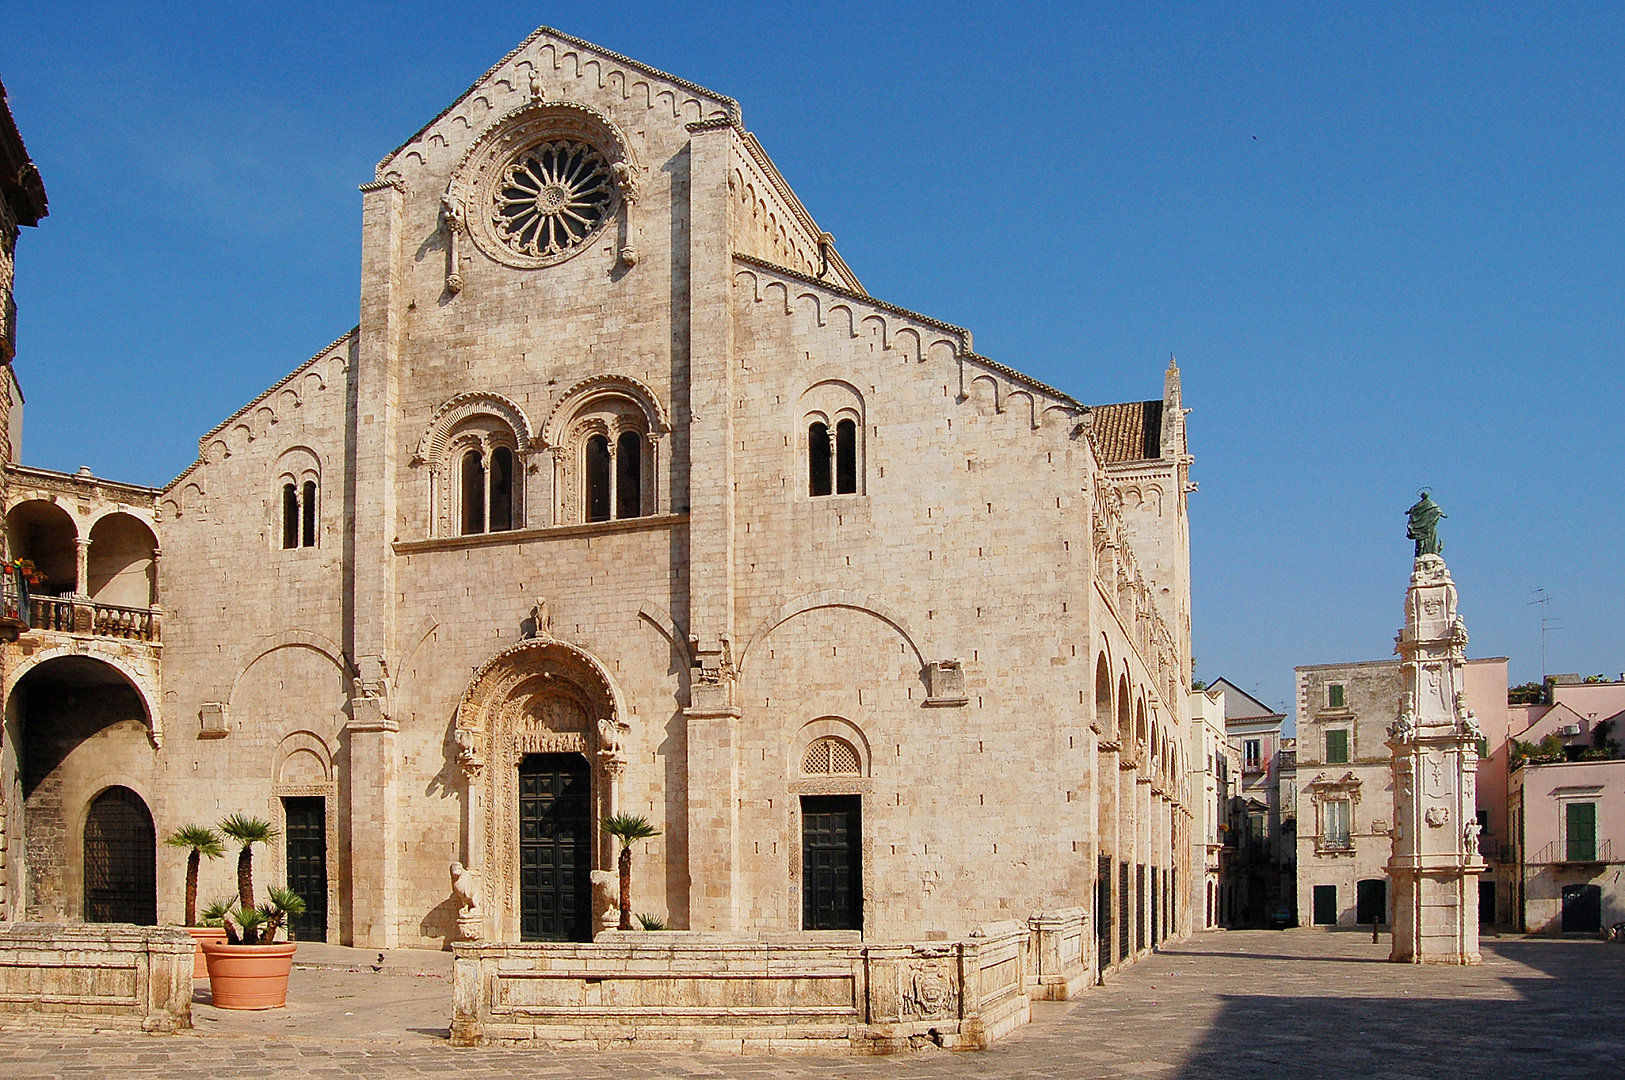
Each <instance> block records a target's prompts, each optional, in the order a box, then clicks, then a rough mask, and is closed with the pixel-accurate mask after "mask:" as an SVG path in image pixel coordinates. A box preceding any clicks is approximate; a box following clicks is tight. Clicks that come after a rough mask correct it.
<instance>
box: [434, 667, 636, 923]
mask: <svg viewBox="0 0 1625 1080" xmlns="http://www.w3.org/2000/svg"><path fill="white" fill-rule="evenodd" d="M622 715H623V710H622V708H621V703H620V693H619V691H618V689H617V688H616V687H615V685H614V683H613V682H612V681H611V680H610V678H609V675H608V673H607V672H606V671H605V669H604V666H603V665H602V664H601V663H600V662H599V661H598V660H597V658H595V657H593V656H592V655H591V654H589V653H587V652H585V651H583V650H581V649H578V648H576V647H575V646H573V645H569V644H566V643H564V642H561V641H554V640H551V639H548V638H545V637H540V638H535V639H532V640H529V641H523V642H520V643H519V644H517V645H513V646H511V647H509V648H507V649H505V650H503V651H502V652H501V653H498V654H497V655H496V656H495V657H493V658H492V659H491V660H489V661H488V662H487V663H486V664H485V665H484V666H483V667H482V668H480V670H479V671H478V672H476V673H475V675H474V678H473V680H472V681H471V682H470V683H469V687H468V690H467V692H466V693H465V694H464V695H463V700H462V703H461V704H460V705H459V706H458V708H457V726H456V733H455V742H456V748H457V761H458V764H459V765H460V766H462V769H463V773H464V776H465V777H466V778H467V787H466V795H465V798H464V802H463V806H464V831H463V837H462V844H463V852H464V860H463V861H464V865H465V866H466V868H467V872H472V876H473V879H474V881H475V882H476V883H477V884H475V885H474V886H473V887H472V888H471V889H470V890H469V891H470V892H471V893H472V897H473V899H474V901H475V903H474V905H473V907H472V908H471V909H469V910H467V911H465V912H464V917H463V918H462V919H460V920H459V925H460V926H461V927H462V928H463V933H464V935H465V936H469V937H473V936H475V935H476V934H477V936H478V937H479V938H480V939H482V940H486V941H519V940H520V939H521V916H522V909H523V904H522V901H521V885H522V881H521V867H520V800H521V792H520V765H521V763H522V762H523V761H524V759H525V758H526V757H527V756H529V755H535V754H572V755H580V757H581V758H582V759H584V760H585V761H586V763H587V773H588V795H587V805H588V821H589V823H590V824H589V827H590V830H591V838H590V841H589V844H588V850H589V851H590V852H591V855H592V863H593V868H597V869H608V868H609V867H610V866H611V865H612V862H613V853H612V852H611V850H610V849H611V838H610V837H609V836H607V835H605V834H604V833H603V831H602V829H601V828H600V827H599V823H600V822H601V821H603V819H604V818H606V817H608V816H610V815H612V814H614V813H615V812H616V809H617V807H618V805H619V786H620V777H621V774H622V773H623V772H624V771H625V758H624V754H623V747H624V744H625V736H626V731H627V729H626V726H625V724H624V723H623V722H622V720H621V717H622Z"/></svg>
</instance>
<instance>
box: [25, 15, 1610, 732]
mask: <svg viewBox="0 0 1625 1080" xmlns="http://www.w3.org/2000/svg"><path fill="white" fill-rule="evenodd" d="M544 23H545V24H547V25H551V26H555V27H558V28H559V29H561V30H564V31H566V32H568V33H572V34H575V35H577V36H579V37H584V38H587V39H588V40H590V41H594V42H596V43H598V44H601V45H603V46H605V47H606V48H609V49H612V50H614V51H617V52H621V53H625V54H627V55H630V56H633V57H636V58H638V59H640V60H642V61H644V62H646V63H649V64H652V65H654V66H655V67H658V68H661V69H664V70H666V71H669V72H672V73H673V74H676V75H679V76H682V77H684V78H687V79H689V80H691V81H694V82H697V83H700V84H701V85H703V86H706V87H708V88H710V89H712V90H716V91H718V92H721V93H725V94H729V95H731V96H733V97H736V98H738V99H739V100H740V102H741V104H742V106H743V109H744V118H745V123H746V126H747V127H749V128H750V129H751V130H752V131H753V132H755V133H756V135H757V136H758V137H759V138H760V139H761V141H762V142H763V144H764V145H765V146H766V147H767V149H768V152H769V153H770V154H772V155H773V156H774V159H775V160H776V161H777V163H778V165H779V167H780V169H781V170H782V171H783V172H784V174H785V176H786V177H787V178H788V179H789V181H790V183H791V184H792V185H793V186H794V187H795V188H796V190H797V191H798V193H799V194H800V195H801V197H802V199H803V201H804V202H805V203H806V205H807V206H808V208H809V209H810V210H811V211H812V213H813V215H814V216H815V217H816V218H817V219H818V220H819V222H820V224H821V225H822V226H823V227H824V228H826V229H828V230H829V231H830V232H832V233H834V234H835V236H836V238H837V243H838V246H839V247H840V249H841V251H842V253H843V255H844V256H845V258H846V260H847V261H848V263H849V264H850V265H851V266H852V267H853V269H854V270H855V271H856V272H857V274H858V276H859V277H860V278H861V279H862V280H863V282H864V285H865V286H866V287H867V288H868V290H869V291H870V292H871V293H872V294H874V295H876V296H878V297H881V298H884V299H886V300H888V301H891V302H893V303H897V304H901V305H903V306H905V307H908V308H912V309H914V310H917V311H920V312H924V313H926V314H929V315H932V316H934V317H936V318H940V319H944V320H947V321H949V322H953V323H956V324H958V325H961V326H965V327H968V328H970V329H971V330H972V331H973V332H974V333H975V336H976V345H977V350H978V351H979V352H981V353H983V354H985V355H987V356H990V357H993V358H994V359H997V360H1000V361H1002V362H1004V363H1007V364H1010V365H1012V366H1014V367H1017V368H1020V369H1021V370H1024V371H1026V372H1028V373H1030V374H1032V375H1034V376H1036V377H1037V378H1040V379H1042V380H1044V381H1046V382H1049V383H1052V384H1054V385H1056V386H1059V387H1061V388H1062V389H1065V390H1067V391H1069V392H1071V393H1073V394H1074V395H1076V396H1077V397H1079V398H1081V399H1083V400H1085V401H1119V400H1127V399H1134V398H1140V397H1154V396H1157V395H1159V394H1160V388H1161V375H1162V369H1163V367H1164V365H1165V364H1166V363H1167V358H1168V356H1169V354H1170V353H1172V354H1175V355H1177V356H1178V357H1179V361H1180V365H1181V367H1182V368H1183V370H1184V373H1185V394H1186V404H1187V405H1188V406H1189V407H1191V408H1192V409H1193V410H1194V411H1193V412H1192V414H1191V417H1190V425H1191V429H1190V430H1191V443H1192V450H1193V452H1194V454H1195V456H1196V464H1195V467H1194V476H1195V478H1196V479H1197V481H1198V482H1199V483H1200V485H1201V489H1200V491H1199V492H1197V493H1196V494H1195V495H1194V496H1193V497H1192V504H1191V505H1192V511H1191V513H1192V551H1193V573H1194V580H1195V652H1196V655H1197V662H1198V675H1199V676H1200V677H1204V678H1209V679H1211V678H1215V677H1217V676H1219V675H1224V676H1227V677H1228V678H1230V679H1231V680H1232V681H1233V682H1235V683H1237V684H1238V685H1241V686H1243V687H1245V688H1248V689H1249V690H1256V692H1257V693H1258V694H1259V696H1260V697H1262V698H1263V699H1264V700H1265V701H1268V702H1271V703H1274V704H1282V705H1289V704H1290V697H1291V693H1292V667H1293V665H1295V664H1305V663H1323V662H1330V661H1337V660H1349V659H1376V658H1380V657H1382V656H1384V655H1387V653H1388V652H1389V650H1390V649H1391V647H1392V635H1393V633H1394V630H1395V628H1396V627H1397V626H1398V625H1399V623H1400V601H1401V597H1402V593H1403V589H1404V585H1405V581H1406V576H1407V573H1408V569H1409V559H1410V547H1409V544H1408V543H1407V542H1406V541H1405V539H1404V527H1403V517H1402V512H1403V511H1404V509H1405V508H1406V507H1407V506H1408V505H1410V503H1411V502H1412V501H1414V498H1415V493H1416V489H1417V488H1418V487H1419V486H1422V485H1424V484H1425V485H1429V486H1431V487H1432V488H1433V489H1434V492H1435V498H1437V499H1438V501H1439V502H1440V503H1441V504H1442V505H1443V507H1444V509H1445V511H1446V513H1448V514H1449V520H1448V521H1446V522H1445V523H1444V526H1443V530H1442V535H1443V538H1444V541H1445V555H1446V557H1447V558H1448V560H1449V561H1450V565H1451V568H1452V571H1453V572H1454V574H1455V577H1456V580H1457V582H1458V584H1459V585H1460V586H1461V589H1462V610H1463V613H1464V615H1465V617H1466V619H1467V624H1468V627H1469V630H1470V631H1471V633H1472V638H1473V640H1472V645H1471V646H1470V648H1469V652H1470V653H1471V654H1472V655H1475V656H1489V655H1505V656H1509V657H1510V658H1511V661H1512V675H1513V678H1514V679H1515V680H1519V681H1521V680H1523V679H1532V678H1538V677H1539V675H1540V633H1539V610H1540V609H1538V608H1534V607H1530V606H1528V601H1529V600H1530V599H1532V598H1533V597H1532V594H1533V591H1534V590H1535V589H1537V588H1544V589H1546V590H1547V592H1548V594H1549V595H1550V596H1551V597H1552V602H1551V604H1550V607H1549V613H1550V615H1551V616H1552V618H1553V620H1554V622H1559V623H1561V626H1562V629H1560V630H1554V631H1553V632H1552V633H1551V635H1550V639H1549V645H1548V654H1549V657H1550V659H1549V662H1548V667H1549V668H1550V670H1552V671H1582V672H1585V673H1595V672H1609V673H1612V674H1615V675H1616V676H1617V675H1618V673H1619V672H1620V671H1621V670H1622V669H1625V648H1622V645H1625V629H1622V616H1621V612H1622V611H1625V584H1622V576H1625V574H1622V570H1621V560H1620V557H1621V548H1622V536H1625V512H1622V508H1621V470H1620V465H1619V460H1620V455H1619V450H1618V433H1619V431H1620V430H1621V427H1622V420H1625V416H1622V412H1625V406H1622V399H1625V394H1622V390H1625V386H1622V382H1625V378H1622V376H1621V366H1620V350H1621V346H1620V343H1621V341H1622V340H1625V333H1622V331H1625V303H1622V299H1625V296H1622V288H1621V286H1622V284H1625V281H1622V279H1625V228H1622V227H1621V223H1622V220H1625V219H1622V214H1621V210H1622V208H1625V207H1622V202H1625V198H1622V197H1625V123H1622V119H1625V118H1622V115H1621V112H1622V105H1625V6H1622V5H1619V4H1617V3H1612V4H1603V3H1596V4H1541V3H1530V4H1524V5H1517V6H1514V5H1482V4H1460V5H1455V4H1446V3H1433V4H1427V5H1416V4H1376V3H1371V4H1346V5H1306V4H1246V3H1232V4H1225V5H1214V4H1196V3H1192V4H1128V3H1124V4H1087V3H1082V4H1077V3H1075V4H1055V5H1047V4H1002V5H986V4H959V3H934V4H929V5H923V4H922V5H918V6H911V5H886V4H878V3H874V4H845V3H821V4H817V5H762V4H710V5H703V4H693V3H684V4H663V3H641V4H637V5H605V4H602V3H596V4H575V3H556V4H501V3H487V4H482V5H480V6H479V7H478V8H477V9H471V8H468V7H467V6H464V5H448V4H430V3H415V2H412V3H389V4H384V3H376V4H366V3H354V4H331V3H329V4H322V5H315V4H300V3H287V4H273V3H258V4H244V5H236V4H207V5H204V4H182V3H170V4H164V5H144V6H139V7H138V6H137V5H130V4H125V3H120V4H78V3H70V2H63V3H51V4H44V3H32V2H29V0H17V2H14V3H13V4H11V5H8V10H7V15H6V24H7V28H6V33H5V35H4V36H0V79H4V81H5V84H6V88H7V90H8V91H9V93H10V97H11V105H12V109H13V112H14V113H15V114H16V116H17V119H18V122H19V124H20V125H21V127H22V131H23V135H24V138H25V139H26V140H27V142H28V145H29V149H30V151H31V152H32V154H33V156H34V159H35V161H36V162H37V163H38V165H39V166H40V169H41V171H42V172H43V174H44V177H45V182H46V186H47V190H48V191H49V194H50V199H51V216H50V217H49V218H47V219H46V221H45V222H44V224H43V226H42V227H41V228H40V229H38V230H27V231H26V232H25V235H24V237H23V239H22V242H21V245H20V247H21V250H20V264H19V282H18V302H19V305H20V307H21V324H20V335H19V359H18V362H17V370H18V373H19V375H20V377H21V378H22V380H23V385H24V390H25V393H26V394H27V396H28V408H27V431H26V444H25V452H24V457H25V460H26V461H27V462H28V463H30V464H36V465H41V466H44V467H48V468H56V469H64V470H72V469H75V468H77V467H79V466H80V465H88V466H89V467H90V468H91V469H92V470H93V471H95V472H96V473H98V474H100V475H105V476H110V477H116V478H120V479H127V480H132V481H136V482H139V483H146V484H153V485H161V484H163V483H165V482H166V481H167V480H168V479H170V478H171V477H173V476H174V475H175V474H176V473H178V472H179V471H180V470H181V469H182V468H184V467H185V466H186V465H187V464H188V463H189V462H190V461H191V460H192V458H193V457H194V456H195V454H196V449H197V444H196V440H197V437H198V436H199V435H201V434H202V433H203V432H204V431H206V430H208V429H209V428H210V427H212V426H213V425H214V424H215V423H217V422H218V421H219V420H221V419H222V418H224V417H225V416H226V415H228V414H229V413H231V412H232V411H233V410H234V409H236V408H237V407H238V406H239V405H241V404H242V403H244V402H246V401H247V400H249V399H250V398H252V397H253V396H254V395H255V394H257V393H258V392H259V391H260V390H262V389H263V388H264V387H266V386H267V385H269V384H270V383H271V382H272V381H274V380H275V379H276V378H278V377H280V376H281V375H282V374H284V373H285V372H287V371H288V370H289V369H291V368H292V367H293V366H295V365H296V364H298V363H299V362H300V361H302V360H303V359H305V358H307V357H308V356H310V355H311V354H313V353H314V352H316V351H317V350H318V349H320V348H321V347H322V346H323V345H325V344H326V343H327V342H329V341H331V340H332V339H333V338H335V337H337V336H338V335H339V334H341V333H343V332H344V331H346V330H348V329H349V328H350V327H351V326H353V325H354V324H355V322H356V312H357V297H358V287H359V286H358V259H359V217H360V197H359V195H358V193H357V191H356V187H357V185H359V184H361V183H364V182H366V181H367V180H370V179H371V178H372V175H373V173H372V169H373V165H374V164H375V163H376V162H377V160H378V159H379V158H380V157H382V156H383V155H384V154H385V153H387V152H388V151H389V150H391V149H393V148H394V147H395V146H397V145H398V144H399V143H401V142H402V141H403V140H404V139H405V138H406V137H407V136H409V135H410V134H411V133H412V132H414V131H416V130H417V129H418V128H419V127H420V126H421V125H422V124H423V123H424V122H425V121H427V120H428V119H430V118H431V117H433V116H434V115H435V114H436V113H437V112H439V111H440V109H441V108H443V107H444V106H445V105H446V104H448V103H449V102H450V101H451V100H452V99H453V98H455V97H456V96H457V95H458V94H459V93H461V91H462V90H463V89H465V88H466V87H467V86H468V84H469V83H471V82H472V81H473V80H474V79H475V78H477V77H478V76H479V75H480V74H481V73H482V72H483V71H484V70H485V69H486V68H487V67H489V66H490V65H491V64H493V63H495V62H496V61H497V60H498V59H499V58H500V57H501V56H502V55H503V54H505V53H506V52H507V51H508V50H509V49H511V48H512V47H513V46H514V45H516V44H517V43H518V42H519V41H521V40H522V39H523V38H524V37H525V36H526V35H527V34H528V33H529V32H530V31H531V30H532V29H534V28H535V27H536V26H538V25H541V24H544Z"/></svg>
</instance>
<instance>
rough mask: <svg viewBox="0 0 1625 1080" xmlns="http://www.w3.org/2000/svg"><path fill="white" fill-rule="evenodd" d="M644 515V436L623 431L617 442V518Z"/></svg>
mask: <svg viewBox="0 0 1625 1080" xmlns="http://www.w3.org/2000/svg"><path fill="white" fill-rule="evenodd" d="M642 513H643V436H642V435H639V434H638V433H637V432H635V431H623V432H621V437H620V438H618V439H616V440H615V516H616V517H618V518H635V517H638V516H639V515H641V514H642Z"/></svg>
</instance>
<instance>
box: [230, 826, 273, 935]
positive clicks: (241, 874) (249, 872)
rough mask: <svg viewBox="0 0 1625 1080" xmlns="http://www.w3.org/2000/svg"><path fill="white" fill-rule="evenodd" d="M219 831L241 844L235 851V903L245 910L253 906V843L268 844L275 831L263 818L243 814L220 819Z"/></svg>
mask: <svg viewBox="0 0 1625 1080" xmlns="http://www.w3.org/2000/svg"><path fill="white" fill-rule="evenodd" d="M220 831H221V832H223V833H225V834H226V836H227V837H229V838H230V839H232V840H235V841H236V842H237V843H239V844H241V845H242V847H241V848H240V849H239V850H238V852H237V903H238V905H239V906H240V907H241V908H242V909H243V910H244V911H247V910H249V909H250V908H252V907H253V906H254V845H255V844H269V843H270V842H271V841H272V840H275V839H276V836H277V831H276V830H275V829H273V828H272V827H271V823H270V822H269V821H266V820H265V819H264V818H257V817H248V816H246V815H243V814H233V815H231V816H230V817H228V818H226V819H224V820H222V821H221V822H220Z"/></svg>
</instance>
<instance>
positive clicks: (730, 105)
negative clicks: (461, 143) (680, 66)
mask: <svg viewBox="0 0 1625 1080" xmlns="http://www.w3.org/2000/svg"><path fill="white" fill-rule="evenodd" d="M544 39H545V40H544ZM538 41H541V42H542V44H541V45H540V46H538V45H537V42H538ZM549 48H551V52H552V56H551V58H550V60H551V63H552V65H553V69H554V70H555V71H556V72H563V73H565V74H566V75H573V77H575V78H588V77H591V78H593V79H594V81H595V82H596V83H597V86H598V88H599V89H604V88H606V87H609V86H610V85H612V84H613V83H615V82H617V81H618V82H619V89H620V92H621V94H622V95H623V96H625V97H627V98H630V97H632V96H633V93H634V91H635V90H636V89H637V88H639V87H642V88H643V89H644V90H646V91H647V94H648V97H647V101H648V103H649V105H650V106H651V107H653V105H654V103H655V102H656V101H658V100H660V99H661V98H663V97H669V98H670V99H671V100H670V105H671V109H672V114H673V116H674V117H678V116H682V117H683V118H684V119H686V120H689V121H699V120H707V119H711V118H713V117H723V118H727V119H729V120H731V121H732V122H734V123H739V121H740V113H739V102H737V101H735V100H734V99H733V98H731V97H726V96H724V95H722V94H717V93H713V92H712V91H710V90H707V89H705V88H704V87H703V86H698V85H696V84H694V83H691V82H689V81H688V80H686V79H679V78H678V77H677V76H675V75H668V74H666V73H665V72H664V71H660V70H659V69H657V68H652V67H650V66H649V65H647V64H642V63H639V62H638V61H636V60H633V59H631V58H630V57H626V56H622V55H620V54H619V53H613V52H610V51H609V50H608V49H602V48H599V47H598V46H597V45H594V44H592V43H591V42H589V41H582V40H581V39H580V38H576V37H571V36H570V35H569V34H566V33H562V32H561V31H558V30H554V29H553V28H552V27H549V26H540V27H537V28H536V30H535V31H534V32H533V33H532V34H531V35H530V36H529V37H527V38H526V39H525V40H524V41H522V42H520V43H519V45H518V46H516V47H515V48H514V49H513V50H512V51H511V52H509V53H508V55H506V56H504V57H503V58H502V59H501V60H498V61H497V62H496V63H495V64H493V65H491V67H490V68H489V69H488V70H487V71H486V72H485V74H483V75H481V76H480V77H479V78H478V79H475V80H474V82H473V83H472V84H471V85H470V86H469V88H468V89H467V90H464V91H463V92H462V93H461V94H459V95H458V97H457V100H455V101H453V102H452V103H451V104H450V105H448V106H446V107H445V108H444V109H442V110H441V111H440V113H439V115H437V116H436V117H435V118H434V119H433V120H430V121H429V122H428V123H427V124H424V125H423V126H422V127H421V128H419V129H418V130H417V131H416V132H414V133H413V135H412V137H411V138H410V139H407V140H406V141H405V142H404V143H402V144H401V145H400V146H397V147H396V148H395V149H394V150H392V151H390V152H389V153H388V154H386V155H384V159H383V160H382V161H380V162H379V163H378V168H377V171H376V175H377V179H379V180H385V179H388V178H389V177H388V174H389V172H390V167H391V166H392V165H395V166H397V167H398V166H399V164H400V162H399V160H398V159H400V158H402V156H403V155H405V154H406V153H407V152H408V151H410V150H411V149H412V148H413V147H414V146H415V145H417V144H418V143H421V142H422V141H423V140H424V138H425V137H426V136H427V135H428V134H429V133H430V132H431V131H432V130H433V129H434V128H435V127H436V126H437V125H439V124H440V123H442V122H443V121H445V120H446V119H447V118H449V117H452V116H455V115H457V114H459V113H460V112H463V111H464V110H465V109H467V108H468V107H469V106H471V105H472V104H473V99H474V98H475V97H476V96H477V95H478V93H479V91H480V90H481V88H483V87H486V86H492V85H495V84H496V83H498V82H501V81H504V80H503V79H502V78H501V77H502V76H503V75H504V74H505V72H506V70H507V69H508V68H510V67H516V66H517V65H516V63H515V62H516V61H517V60H519V58H520V57H522V56H524V55H525V54H527V53H537V54H540V53H541V52H542V51H544V50H547V49H549ZM606 65H607V66H606ZM571 68H573V71H572V70H570V69H571ZM589 68H596V69H597V71H596V73H595V75H593V76H589V75H588V74H587V71H588V69H589ZM617 75H619V79H618V80H617V79H616V76H617ZM527 79H528V73H527ZM505 81H506V82H507V83H508V89H509V90H510V91H511V90H517V89H519V88H520V84H519V83H517V82H515V80H514V79H512V78H509V79H507V80H505ZM651 83H659V84H664V85H663V86H659V87H657V86H654V85H650V84H651ZM486 104H487V105H488V106H490V105H493V103H492V102H486ZM685 114H686V115H685ZM465 121H466V122H467V123H469V125H470V126H472V125H473V120H472V119H471V118H467V117H465ZM418 156H419V157H420V158H421V157H423V155H422V154H421V153H420V154H419V155H418Z"/></svg>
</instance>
